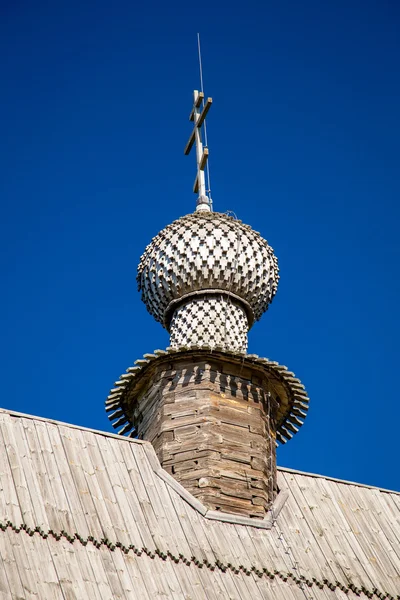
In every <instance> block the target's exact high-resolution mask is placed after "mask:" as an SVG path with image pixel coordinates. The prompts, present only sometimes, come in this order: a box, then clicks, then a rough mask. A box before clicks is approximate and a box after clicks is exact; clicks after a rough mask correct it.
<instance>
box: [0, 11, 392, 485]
mask: <svg viewBox="0 0 400 600" xmlns="http://www.w3.org/2000/svg"><path fill="white" fill-rule="evenodd" d="M0 11H1V15H0V16H1V18H0V49H1V56H2V61H1V67H0V80H1V90H2V91H1V107H2V109H1V112H2V127H1V129H2V131H1V142H0V144H1V147H0V161H1V162H0V164H1V181H0V192H1V199H2V203H1V206H2V214H1V220H0V221H1V225H0V227H1V236H0V244H1V253H0V257H1V277H2V293H1V297H0V303H1V304H0V310H1V315H2V335H1V357H0V364H1V370H2V374H1V382H2V385H1V387H2V400H1V401H0V404H1V405H2V406H3V407H5V408H9V409H13V410H17V411H22V412H26V413H31V414H36V415H40V416H44V417H48V418H52V419H59V420H62V421H68V422H71V423H76V424H79V425H83V426H87V427H93V428H96V429H102V430H112V428H111V426H110V424H109V422H108V419H107V417H106V415H105V412H104V404H103V403H104V399H105V397H106V396H107V394H108V391H109V389H110V388H111V387H112V385H113V382H114V381H115V380H116V379H117V378H118V377H119V375H120V374H121V373H122V372H124V371H125V369H126V368H127V367H129V366H130V365H132V364H133V362H134V361H135V360H136V359H137V358H140V357H141V356H142V355H143V354H144V353H146V352H152V351H153V350H154V349H155V348H164V347H166V346H167V345H168V335H167V333H166V332H165V331H164V330H162V328H161V326H160V325H159V324H157V323H155V322H154V321H153V319H152V317H151V316H150V315H148V314H147V312H146V309H145V307H144V305H143V304H142V303H141V301H140V297H139V294H138V292H137V288H136V281H135V277H136V267H137V264H138V261H139V257H140V255H141V253H142V252H143V250H144V248H145V246H146V244H147V243H148V242H149V241H150V239H151V238H152V236H153V235H155V234H156V233H157V232H158V231H159V230H160V229H161V228H162V227H164V226H165V225H166V224H167V223H169V222H171V221H172V220H173V219H175V218H178V217H179V216H181V215H183V214H186V213H188V212H192V211H193V209H194V205H195V196H194V195H193V194H192V184H193V179H194V175H195V165H194V158H193V156H191V157H189V158H187V157H185V156H184V155H183V148H184V145H185V143H186V141H187V137H188V135H189V133H190V123H189V121H188V114H189V112H190V107H191V98H192V96H191V94H192V90H193V89H194V88H196V87H198V69H197V55H196V52H197V49H196V33H197V31H200V32H201V35H202V45H203V65H204V78H205V92H206V94H208V95H210V96H212V97H213V100H214V104H213V107H212V110H211V111H210V115H209V119H208V133H209V144H210V167H211V178H212V190H213V197H214V203H215V209H216V210H218V211H220V212H225V211H226V210H232V211H234V212H235V213H236V214H237V215H238V217H239V218H240V219H242V220H243V221H244V222H246V223H248V224H250V225H252V226H253V227H254V228H255V229H257V230H259V231H260V232H261V233H262V235H263V236H264V237H266V239H268V241H269V242H270V244H271V245H272V246H273V248H274V249H275V252H276V254H277V256H278V259H279V263H280V268H281V281H280V286H279V290H278V294H277V296H276V298H275V300H274V302H273V303H272V306H271V308H270V310H269V311H268V313H267V314H265V315H264V317H263V318H262V320H261V321H260V322H259V323H257V324H256V325H255V326H254V328H253V330H252V331H251V333H250V347H249V351H250V352H253V353H257V354H259V355H261V356H266V357H268V358H270V359H272V360H277V361H279V362H281V363H282V364H285V365H287V366H288V367H289V369H290V370H293V371H294V372H295V373H296V375H297V376H299V377H300V378H301V380H302V381H303V383H304V384H305V386H306V388H307V390H308V392H309V395H310V398H311V404H310V412H309V416H308V417H307V419H306V422H305V425H304V426H303V428H302V429H301V431H300V432H299V434H297V435H296V436H295V438H294V439H293V440H292V441H291V442H289V443H288V444H287V445H286V446H285V447H282V448H281V449H280V450H279V451H278V461H279V464H281V465H284V466H288V467H292V468H295V469H300V470H304V471H311V472H318V473H323V474H326V475H330V476H334V477H339V478H343V479H351V480H357V481H360V482H364V483H369V484H373V485H378V486H383V487H388V488H394V489H400V473H399V467H398V457H399V452H398V435H399V433H398V431H399V427H398V423H399V414H398V405H399V391H398V387H397V386H398V365H399V358H400V357H399V339H400V325H399V251H400V242H399V216H400V215H399V211H400V209H399V195H400V175H399V139H400V116H399V115H400V111H399V106H400V83H399V64H400V36H399V26H400V5H399V3H398V2H397V1H396V0H376V1H374V2H372V1H368V0H354V1H352V2H349V1H348V0H346V1H344V0H336V1H335V2H321V0H304V1H303V2H298V1H297V0H293V1H288V0H281V1H279V2H270V1H265V2H264V1H259V2H255V1H254V0H250V1H249V2H245V3H235V2H233V3H232V2H221V1H220V0H216V1H214V2H213V3H211V4H210V3H209V4H207V3H198V4H196V3H189V2H151V1H150V2H146V3H139V2H130V1H125V2H124V1H121V0H114V2H112V3H109V2H107V3H105V2H102V1H100V0H96V1H95V0H87V1H84V2H81V1H79V2H77V1H76V0H71V1H69V2H62V1H61V2H44V1H39V2H34V3H32V2H24V1H22V0H21V1H18V0H17V1H15V2H10V1H9V2H3V3H2V7H1V9H0Z"/></svg>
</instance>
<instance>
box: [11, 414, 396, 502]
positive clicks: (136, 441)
mask: <svg viewBox="0 0 400 600" xmlns="http://www.w3.org/2000/svg"><path fill="white" fill-rule="evenodd" d="M0 413H5V414H9V415H11V416H13V417H19V418H25V419H33V420H35V421H42V422H45V423H53V424H54V425H62V426H63V427H71V428H72V429H79V430H81V431H90V432H91V433H96V434H99V435H103V436H106V437H111V438H116V439H118V440H125V441H126V442H130V443H134V444H141V445H143V446H145V447H146V448H147V447H150V448H151V449H152V448H153V446H152V445H151V443H150V442H147V441H145V440H139V439H137V438H130V437H126V436H124V435H119V434H117V433H112V432H111V431H102V430H101V429H93V428H91V427H84V426H83V425H75V424H73V423H68V422H66V421H58V420H57V419H50V418H46V417H39V416H36V415H32V414H28V413H22V412H18V411H16V410H11V409H8V408H1V407H0ZM159 468H160V469H161V470H162V471H163V470H164V469H162V468H161V466H160V467H159ZM277 469H278V471H283V472H285V473H293V474H294V475H304V476H306V477H314V478H320V479H326V480H328V481H334V482H336V483H342V484H344V485H355V486H357V487H362V488H368V489H372V490H378V491H380V492H386V493H388V494H396V495H399V496H400V490H399V491H398V490H390V489H388V488H383V487H379V486H376V485H369V484H366V483H360V482H357V481H349V480H347V479H340V478H338V477H329V476H328V475H322V474H320V473H310V472H308V471H299V470H297V469H291V468H290V467H281V466H279V465H278V466H277Z"/></svg>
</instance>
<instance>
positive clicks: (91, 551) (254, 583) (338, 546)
mask: <svg viewBox="0 0 400 600" xmlns="http://www.w3.org/2000/svg"><path fill="white" fill-rule="evenodd" d="M0 446H1V448H0V525H1V530H0V600H3V599H9V598H11V599H15V600H17V599H18V600H20V599H22V598H29V599H30V598H32V599H35V600H41V599H44V600H52V599H54V600H61V599H66V600H72V599H75V600H81V599H83V598H85V599H86V598H88V599H95V600H100V599H101V600H104V599H109V600H111V599H115V598H121V599H127V600H131V599H140V600H141V599H145V600H146V599H147V598H148V599H153V598H158V597H163V598H177V599H178V598H179V599H185V600H188V599H193V600H202V599H208V598H210V599H218V600H222V599H226V598H232V599H238V600H240V599H246V600H248V599H249V598H251V599H254V600H262V599H266V598H268V599H272V600H274V599H277V600H283V599H284V600H286V599H288V600H304V598H306V599H309V600H310V599H311V598H313V599H314V600H323V599H324V600H325V599H331V600H332V599H344V598H348V599H349V598H356V597H365V598H367V597H372V598H378V597H380V598H400V494H396V493H394V492H393V493H391V492H388V491H383V490H379V489H377V488H368V487H366V486H361V485H357V484H354V483H346V482H338V481H334V480H330V479H327V478H324V477H322V476H313V475H308V474H304V473H297V472H292V471H289V470H284V469H281V470H278V484H279V487H280V489H281V490H287V495H288V499H287V501H286V502H284V503H283V505H282V507H281V510H280V512H279V514H278V515H277V518H276V522H275V523H274V525H273V527H272V528H271V529H262V528H258V527H257V526H252V524H239V523H240V522H239V520H238V522H236V523H235V522H233V523H227V522H222V521H217V520H214V519H212V518H207V514H205V516H204V514H202V513H200V512H199V511H198V510H196V507H197V506H198V501H197V502H196V501H193V502H191V497H190V495H189V493H188V491H187V490H185V489H183V488H181V486H180V485H179V484H178V483H176V481H173V480H171V478H170V477H169V476H161V474H160V475H159V474H158V473H161V472H160V468H159V466H158V464H157V461H156V459H155V454H154V450H153V449H152V447H151V446H150V444H143V442H139V441H135V440H129V439H126V438H122V437H118V436H113V435H109V434H101V433H98V432H97V433H96V432H92V431H88V430H84V429H82V430H80V429H79V428H76V427H72V426H68V425H65V424H61V423H59V424H57V423H54V422H51V423H50V422H46V421H45V420H42V419H35V418H30V417H27V416H20V415H17V414H10V413H7V412H6V411H0ZM282 493H283V492H281V493H280V494H279V495H278V501H277V503H276V506H277V507H278V503H279V497H280V495H281V494H282ZM203 513H204V511H203ZM253 523H254V525H256V524H257V521H253Z"/></svg>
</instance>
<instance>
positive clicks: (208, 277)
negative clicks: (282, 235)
mask: <svg viewBox="0 0 400 600" xmlns="http://www.w3.org/2000/svg"><path fill="white" fill-rule="evenodd" d="M278 270H279V269H278V261H277V259H276V257H275V255H274V253H273V249H272V248H271V247H270V246H269V245H268V243H267V242H266V240H264V239H263V238H262V237H261V235H260V234H259V233H258V232H257V231H254V230H253V229H252V228H251V227H250V226H249V225H245V224H244V223H242V222H241V221H239V220H236V219H234V218H232V217H230V216H228V215H225V214H221V213H203V212H200V213H193V214H189V215H186V216H184V217H181V218H180V219H178V220H176V221H174V222H173V223H171V224H170V225H167V227H165V229H163V230H162V231H160V233H158V234H157V235H156V236H155V237H154V238H153V239H152V241H151V242H150V244H149V245H148V246H147V248H146V250H145V252H144V254H143V255H142V256H141V259H140V263H139V267H138V275H137V281H138V287H139V290H141V292H142V300H143V302H144V303H145V304H146V307H147V310H148V311H149V312H150V314H152V315H153V317H154V318H155V319H156V321H159V322H160V323H162V324H163V325H165V312H166V310H167V308H168V306H169V304H170V303H171V302H173V301H176V300H178V299H179V298H182V297H183V296H185V295H186V294H190V293H192V292H196V291H199V290H205V289H207V290H210V289H211V290H212V289H216V290H224V291H226V292H232V293H233V294H236V295H237V296H239V297H240V298H242V299H243V300H244V301H245V302H247V303H248V304H249V305H250V307H251V309H252V311H253V313H254V317H255V319H256V320H257V319H259V318H260V317H261V315H262V314H263V313H264V312H265V311H266V310H267V308H268V305H269V304H270V302H271V301H272V298H273V297H274V295H275V293H276V290H277V286H278V281H279V275H278Z"/></svg>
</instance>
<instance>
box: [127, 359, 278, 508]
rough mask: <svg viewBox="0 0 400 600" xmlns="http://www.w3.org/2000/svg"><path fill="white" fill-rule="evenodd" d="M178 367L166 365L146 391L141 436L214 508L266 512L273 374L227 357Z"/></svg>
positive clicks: (138, 413) (270, 488) (271, 474)
mask: <svg viewBox="0 0 400 600" xmlns="http://www.w3.org/2000/svg"><path fill="white" fill-rule="evenodd" d="M173 367H174V368H173V369H170V368H168V369H166V367H165V365H164V366H163V365H161V366H160V368H159V370H158V371H157V370H156V371H155V372H154V377H153V379H152V381H151V383H150V382H149V387H148V389H147V390H146V392H145V393H143V394H142V395H141V399H140V402H138V404H137V406H136V408H135V412H134V420H135V423H136V428H137V431H138V435H139V436H140V438H142V439H144V440H148V441H149V442H151V443H152V445H153V447H154V449H155V451H156V454H157V456H158V458H159V460H160V463H161V465H162V467H163V468H164V469H166V470H167V471H168V472H169V473H171V474H172V475H173V476H174V477H175V479H176V480H177V481H178V482H179V483H181V484H182V485H183V486H184V487H185V488H186V489H187V490H188V491H189V492H190V493H191V494H192V495H193V496H195V497H196V498H197V499H198V500H200V501H201V502H202V503H203V504H204V505H205V506H207V507H208V508H209V509H210V510H213V511H222V512H224V513H233V514H241V515H242V516H245V517H249V518H254V517H258V518H263V517H264V516H265V515H266V514H267V512H268V509H269V507H270V506H271V504H272V503H273V501H274V499H275V497H276V468H275V462H276V457H275V445H276V442H275V439H276V432H275V429H276V427H275V419H274V415H275V413H276V412H277V408H278V402H277V401H276V400H275V399H274V397H273V395H272V394H271V392H270V389H271V384H270V381H269V380H268V377H267V376H266V375H264V376H263V377H260V373H259V370H257V369H253V370H252V369H250V368H245V369H243V366H242V365H240V364H239V365H236V364H230V363H229V362H226V364H224V363H223V360H222V359H221V360H220V361H212V360H207V361H204V362H203V363H201V364H200V365H199V364H196V365H194V364H193V363H192V362H188V360H187V359H182V360H181V361H179V360H176V361H175V362H174V365H173ZM243 370H244V371H245V374H246V375H247V377H248V379H245V378H244V375H243V372H242V371H243Z"/></svg>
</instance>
